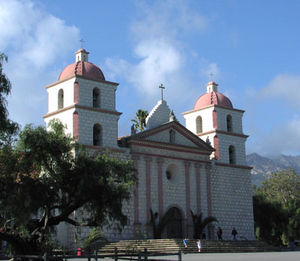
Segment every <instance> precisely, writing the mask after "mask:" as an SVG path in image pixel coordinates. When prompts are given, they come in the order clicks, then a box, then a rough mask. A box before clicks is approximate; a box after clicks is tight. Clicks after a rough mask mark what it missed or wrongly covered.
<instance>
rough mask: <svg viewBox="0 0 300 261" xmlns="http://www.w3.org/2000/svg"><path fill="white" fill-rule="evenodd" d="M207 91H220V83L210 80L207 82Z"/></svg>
mask: <svg viewBox="0 0 300 261" xmlns="http://www.w3.org/2000/svg"><path fill="white" fill-rule="evenodd" d="M206 92H207V93H209V92H218V84H216V83H215V82H214V81H210V82H209V83H208V84H206Z"/></svg>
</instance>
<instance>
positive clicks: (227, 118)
mask: <svg viewBox="0 0 300 261" xmlns="http://www.w3.org/2000/svg"><path fill="white" fill-rule="evenodd" d="M226 123H227V131H228V132H232V117H231V115H230V114H229V115H227V117H226Z"/></svg>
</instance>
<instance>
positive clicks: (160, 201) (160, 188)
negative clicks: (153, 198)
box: [157, 158, 164, 218]
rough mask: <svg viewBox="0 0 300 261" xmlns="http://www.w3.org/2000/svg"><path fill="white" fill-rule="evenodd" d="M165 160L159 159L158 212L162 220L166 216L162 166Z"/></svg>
mask: <svg viewBox="0 0 300 261" xmlns="http://www.w3.org/2000/svg"><path fill="white" fill-rule="evenodd" d="M163 162H164V160H163V159H162V158H157V179H158V180H157V186H158V187H157V191H158V210H159V216H160V218H162V216H163V214H164V201H163V174H162V165H163Z"/></svg>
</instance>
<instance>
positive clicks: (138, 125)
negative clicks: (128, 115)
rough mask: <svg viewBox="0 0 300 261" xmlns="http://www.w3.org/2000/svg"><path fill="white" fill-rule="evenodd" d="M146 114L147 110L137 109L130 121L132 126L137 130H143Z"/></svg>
mask: <svg viewBox="0 0 300 261" xmlns="http://www.w3.org/2000/svg"><path fill="white" fill-rule="evenodd" d="M147 116H148V111H145V110H141V109H139V110H138V111H137V112H136V114H135V118H134V119H132V120H131V121H132V122H134V128H135V129H136V130H139V131H143V130H144V128H145V127H146V118H147Z"/></svg>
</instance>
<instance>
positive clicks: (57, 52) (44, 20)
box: [0, 0, 80, 125]
mask: <svg viewBox="0 0 300 261" xmlns="http://www.w3.org/2000/svg"><path fill="white" fill-rule="evenodd" d="M0 28H1V30H0V51H2V52H5V53H6V54H7V55H8V58H9V62H8V64H6V65H5V72H6V74H7V75H8V77H9V78H10V80H11V82H12V85H13V89H12V94H13V95H12V96H11V97H9V112H10V117H11V118H12V119H13V120H16V121H18V122H20V123H21V124H22V125H24V124H25V123H28V122H38V123H43V121H42V118H41V117H42V115H43V114H44V113H46V109H47V94H46V91H45V89H44V86H45V85H46V84H49V83H51V82H53V81H55V80H57V78H58V75H59V71H57V69H53V68H52V66H53V65H54V63H56V62H59V63H60V64H62V63H63V59H64V58H65V57H66V56H67V55H68V56H69V54H70V52H73V51H74V50H75V48H76V47H77V46H78V40H79V39H80V36H79V30H78V29H77V28H76V27H75V26H69V25H67V24H66V23H65V21H63V20H61V19H59V18H57V17H55V16H53V15H52V14H50V13H48V12H47V11H46V10H44V9H43V7H42V6H40V5H38V3H37V2H33V1H30V0H28V1H22V0H19V1H18V0H10V1H7V0H0ZM60 69H61V68H60Z"/></svg>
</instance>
